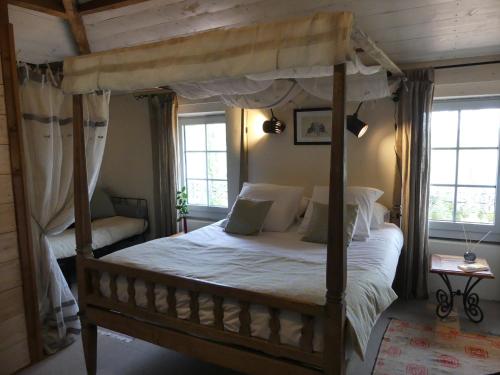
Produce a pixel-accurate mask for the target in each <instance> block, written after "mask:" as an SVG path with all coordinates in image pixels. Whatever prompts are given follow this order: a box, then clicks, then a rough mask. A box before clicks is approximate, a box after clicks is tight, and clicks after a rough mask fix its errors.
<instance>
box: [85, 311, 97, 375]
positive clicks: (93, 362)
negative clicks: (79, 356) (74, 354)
mask: <svg viewBox="0 0 500 375" xmlns="http://www.w3.org/2000/svg"><path fill="white" fill-rule="evenodd" d="M82 343H83V353H84V355H85V366H86V367H87V374H88V375H95V374H96V372H97V326H96V325H95V324H91V323H88V322H85V318H82Z"/></svg>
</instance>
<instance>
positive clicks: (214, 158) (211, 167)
mask: <svg viewBox="0 0 500 375" xmlns="http://www.w3.org/2000/svg"><path fill="white" fill-rule="evenodd" d="M207 156H208V178H214V179H217V180H226V179H227V156H226V153H225V152H208V153H207Z"/></svg>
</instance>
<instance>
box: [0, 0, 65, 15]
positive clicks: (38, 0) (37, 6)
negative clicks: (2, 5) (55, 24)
mask: <svg viewBox="0 0 500 375" xmlns="http://www.w3.org/2000/svg"><path fill="white" fill-rule="evenodd" d="M8 2H9V4H12V5H15V6H18V7H21V8H25V9H30V10H34V11H36V12H41V13H46V14H50V15H51V16H56V17H60V18H66V17H67V16H66V11H65V10H64V6H63V5H62V3H61V2H60V1H58V0H8Z"/></svg>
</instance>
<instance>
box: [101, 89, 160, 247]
mask: <svg viewBox="0 0 500 375" xmlns="http://www.w3.org/2000/svg"><path fill="white" fill-rule="evenodd" d="M109 113H110V114H109V128H108V137H107V141H106V142H107V143H106V149H105V151H104V156H103V159H102V167H101V172H100V175H99V181H98V182H97V184H98V186H100V187H102V188H103V189H105V190H106V191H108V192H110V193H111V194H112V195H116V196H120V197H128V198H144V199H147V201H148V211H149V218H150V220H149V222H150V225H151V228H150V231H149V236H150V238H152V236H153V234H154V233H155V230H156V228H155V220H154V214H155V213H154V193H153V156H152V152H151V131H150V127H149V115H148V102H147V100H146V99H141V100H136V99H135V98H134V97H133V96H132V95H129V94H128V95H113V96H111V102H110V109H109Z"/></svg>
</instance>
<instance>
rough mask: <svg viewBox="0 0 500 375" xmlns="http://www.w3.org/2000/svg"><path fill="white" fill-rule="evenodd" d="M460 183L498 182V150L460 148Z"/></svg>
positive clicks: (489, 183) (483, 183)
mask: <svg viewBox="0 0 500 375" xmlns="http://www.w3.org/2000/svg"><path fill="white" fill-rule="evenodd" d="M459 152H460V153H459V156H458V184H459V185H493V186H496V184H497V163H498V150H460V151H459Z"/></svg>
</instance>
